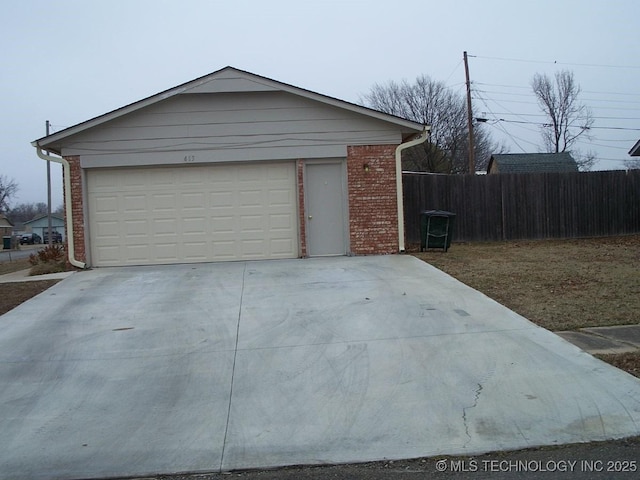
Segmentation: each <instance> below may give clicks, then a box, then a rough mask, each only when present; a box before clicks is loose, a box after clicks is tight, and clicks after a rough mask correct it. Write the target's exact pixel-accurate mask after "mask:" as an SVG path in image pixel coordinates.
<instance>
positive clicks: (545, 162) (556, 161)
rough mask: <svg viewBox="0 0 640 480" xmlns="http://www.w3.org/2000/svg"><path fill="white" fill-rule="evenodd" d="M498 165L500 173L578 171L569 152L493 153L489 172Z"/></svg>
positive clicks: (488, 167) (488, 168)
mask: <svg viewBox="0 0 640 480" xmlns="http://www.w3.org/2000/svg"><path fill="white" fill-rule="evenodd" d="M494 164H495V165H497V167H498V173H545V172H577V171H578V164H577V163H576V161H575V160H574V159H573V157H572V156H571V154H570V153H569V152H562V153H501V154H495V155H491V159H490V160H489V165H488V166H487V172H488V173H491V170H492V166H493V165H494Z"/></svg>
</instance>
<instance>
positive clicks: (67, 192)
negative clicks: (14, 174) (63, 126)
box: [34, 142, 86, 269]
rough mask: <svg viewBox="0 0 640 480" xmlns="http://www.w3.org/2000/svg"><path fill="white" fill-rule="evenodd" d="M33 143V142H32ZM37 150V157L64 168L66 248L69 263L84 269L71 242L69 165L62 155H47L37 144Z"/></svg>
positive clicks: (71, 219) (71, 215)
mask: <svg viewBox="0 0 640 480" xmlns="http://www.w3.org/2000/svg"><path fill="white" fill-rule="evenodd" d="M34 143H35V142H34ZM34 147H36V150H37V152H38V157H40V158H41V159H42V160H46V161H52V162H56V163H60V164H62V168H63V170H64V205H65V214H66V218H67V248H68V249H69V250H68V257H69V263H70V264H71V265H73V266H74V267H77V268H82V269H84V268H85V267H86V264H85V263H84V262H81V261H80V260H77V259H76V254H75V247H74V244H73V213H72V205H71V168H70V167H69V162H67V161H66V160H65V159H64V158H62V157H52V156H51V155H47V154H44V153H42V149H41V148H40V146H39V145H37V144H36V145H34Z"/></svg>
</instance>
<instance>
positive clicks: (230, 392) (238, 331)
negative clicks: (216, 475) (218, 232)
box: [219, 262, 247, 472]
mask: <svg viewBox="0 0 640 480" xmlns="http://www.w3.org/2000/svg"><path fill="white" fill-rule="evenodd" d="M246 273H247V264H246V262H245V264H244V269H243V270H242V289H241V290H240V306H239V307H238V323H237V324H236V345H235V348H234V350H233V364H232V366H231V386H230V388H229V405H228V407H227V423H226V425H225V427H224V438H223V440H222V453H221V454H220V468H219V471H220V472H222V465H223V464H224V451H225V448H226V446H227V433H228V432H229V420H230V419H231V400H232V399H233V380H234V378H235V373H236V358H237V357H238V341H239V338H240V317H241V316H242V300H243V299H244V281H245V274H246Z"/></svg>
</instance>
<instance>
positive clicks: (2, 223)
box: [0, 215, 14, 227]
mask: <svg viewBox="0 0 640 480" xmlns="http://www.w3.org/2000/svg"><path fill="white" fill-rule="evenodd" d="M13 226H14V225H13V223H11V220H9V219H8V218H7V217H5V216H4V215H0V227H13Z"/></svg>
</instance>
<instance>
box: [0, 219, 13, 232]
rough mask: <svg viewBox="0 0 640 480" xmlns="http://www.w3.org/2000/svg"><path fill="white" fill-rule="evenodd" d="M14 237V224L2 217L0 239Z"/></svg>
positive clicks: (0, 220)
mask: <svg viewBox="0 0 640 480" xmlns="http://www.w3.org/2000/svg"><path fill="white" fill-rule="evenodd" d="M12 235H13V223H11V222H10V221H9V219H8V218H7V217H5V216H4V215H0V237H10V236H12Z"/></svg>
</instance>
